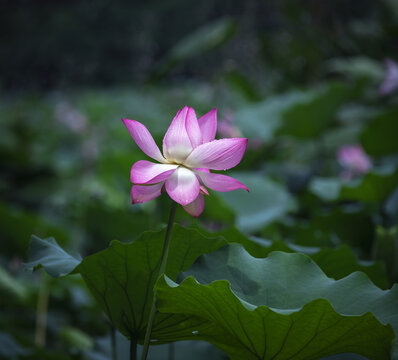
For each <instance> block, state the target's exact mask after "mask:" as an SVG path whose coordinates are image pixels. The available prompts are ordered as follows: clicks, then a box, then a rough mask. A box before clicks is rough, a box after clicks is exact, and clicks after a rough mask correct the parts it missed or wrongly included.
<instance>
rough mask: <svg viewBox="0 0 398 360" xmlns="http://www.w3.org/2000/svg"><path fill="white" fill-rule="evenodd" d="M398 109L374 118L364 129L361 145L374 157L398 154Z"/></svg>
mask: <svg viewBox="0 0 398 360" xmlns="http://www.w3.org/2000/svg"><path fill="white" fill-rule="evenodd" d="M397 119H398V108H394V109H392V110H388V111H386V112H384V113H381V114H378V115H376V116H375V117H373V118H372V119H371V120H370V121H369V122H368V123H367V124H366V125H365V127H364V129H363V131H362V134H361V143H362V145H363V147H364V149H365V151H366V152H367V153H368V154H370V155H374V156H383V155H389V154H394V153H398V141H397V134H398V121H397Z"/></svg>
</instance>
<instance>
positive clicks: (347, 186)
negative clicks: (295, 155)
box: [310, 167, 398, 203]
mask: <svg viewBox="0 0 398 360" xmlns="http://www.w3.org/2000/svg"><path fill="white" fill-rule="evenodd" d="M397 183H398V170H396V169H395V168H394V167H387V168H382V169H380V170H376V169H375V170H374V171H372V172H370V173H368V174H366V175H365V176H364V177H363V178H362V179H356V180H353V181H350V182H348V183H347V182H344V181H342V180H341V179H337V178H335V179H330V178H329V179H323V178H314V179H313V180H312V182H311V184H310V190H311V191H312V192H313V193H314V194H315V195H317V196H319V197H320V198H321V199H323V200H325V201H333V200H357V201H362V202H364V203H378V202H381V201H383V200H384V199H385V198H386V197H387V196H388V195H389V194H391V192H392V191H393V190H394V189H395V187H396V185H397Z"/></svg>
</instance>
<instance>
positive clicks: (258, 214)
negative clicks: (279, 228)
mask: <svg viewBox="0 0 398 360" xmlns="http://www.w3.org/2000/svg"><path fill="white" fill-rule="evenodd" d="M232 176H233V177H234V178H236V179H238V180H239V181H241V182H243V183H244V184H245V185H246V186H247V187H248V188H249V190H250V192H249V193H247V192H246V191H243V190H240V191H233V192H228V193H219V194H218V195H219V196H220V197H221V198H222V199H223V200H224V202H225V203H226V204H227V205H229V206H230V207H231V209H232V210H234V212H235V214H236V217H237V219H236V223H237V227H238V228H239V229H240V230H242V231H245V232H250V231H255V230H258V229H261V228H262V227H263V226H265V225H267V224H269V223H271V222H273V221H274V220H276V219H279V218H281V217H283V216H284V215H286V213H288V212H289V211H290V210H293V209H294V208H295V202H294V199H293V198H292V196H291V195H290V194H289V193H288V191H287V190H286V189H285V188H284V187H283V186H282V185H280V184H278V183H276V182H275V181H272V180H270V179H268V178H265V177H263V176H260V175H256V174H252V173H244V172H241V173H233V174H232Z"/></svg>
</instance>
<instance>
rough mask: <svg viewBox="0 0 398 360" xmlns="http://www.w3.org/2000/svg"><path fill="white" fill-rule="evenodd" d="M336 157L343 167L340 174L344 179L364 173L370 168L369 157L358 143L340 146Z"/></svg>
mask: <svg viewBox="0 0 398 360" xmlns="http://www.w3.org/2000/svg"><path fill="white" fill-rule="evenodd" d="M337 158H338V161H339V163H340V165H341V166H342V167H343V168H344V171H343V172H342V173H341V174H340V175H341V177H342V178H343V179H345V180H349V179H351V178H352V177H353V176H355V175H361V174H366V173H367V172H368V171H369V170H370V169H371V168H372V163H371V161H370V159H369V157H368V156H367V155H366V153H365V152H364V150H363V149H362V147H361V146H360V145H346V146H342V147H341V148H340V149H339V151H338V154H337Z"/></svg>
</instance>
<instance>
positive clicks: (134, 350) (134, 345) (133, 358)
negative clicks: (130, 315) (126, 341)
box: [130, 337, 137, 360]
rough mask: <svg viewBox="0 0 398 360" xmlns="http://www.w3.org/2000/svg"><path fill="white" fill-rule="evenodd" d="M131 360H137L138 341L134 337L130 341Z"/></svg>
mask: <svg viewBox="0 0 398 360" xmlns="http://www.w3.org/2000/svg"><path fill="white" fill-rule="evenodd" d="M130 360H137V341H136V340H135V338H133V337H131V340H130Z"/></svg>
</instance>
